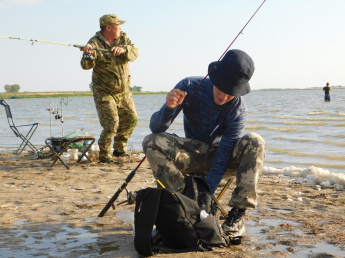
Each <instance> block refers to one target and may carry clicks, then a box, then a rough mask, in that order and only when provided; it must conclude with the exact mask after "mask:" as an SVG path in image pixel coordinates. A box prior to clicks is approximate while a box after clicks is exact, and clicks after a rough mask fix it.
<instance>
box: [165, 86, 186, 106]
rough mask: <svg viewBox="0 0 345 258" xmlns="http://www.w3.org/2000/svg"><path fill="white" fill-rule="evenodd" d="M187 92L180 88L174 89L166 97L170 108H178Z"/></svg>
mask: <svg viewBox="0 0 345 258" xmlns="http://www.w3.org/2000/svg"><path fill="white" fill-rule="evenodd" d="M186 95H187V92H183V91H181V90H179V89H172V90H171V91H170V92H169V93H168V94H167V97H166V104H167V106H168V107H169V108H176V107H177V106H179V105H181V103H182V102H183V100H184V98H185V97H186Z"/></svg>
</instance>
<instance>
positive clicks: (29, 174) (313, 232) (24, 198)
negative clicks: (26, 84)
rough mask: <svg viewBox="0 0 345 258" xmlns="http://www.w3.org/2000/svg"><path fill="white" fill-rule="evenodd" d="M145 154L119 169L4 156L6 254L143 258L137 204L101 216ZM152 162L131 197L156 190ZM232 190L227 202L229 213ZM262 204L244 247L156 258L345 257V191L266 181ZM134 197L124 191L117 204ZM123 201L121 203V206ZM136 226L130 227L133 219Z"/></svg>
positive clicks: (0, 213)
mask: <svg viewBox="0 0 345 258" xmlns="http://www.w3.org/2000/svg"><path fill="white" fill-rule="evenodd" d="M142 157H143V153H142V152H133V154H132V156H131V159H118V163H117V164H111V165H109V164H102V163H99V162H98V161H97V158H95V157H94V156H91V159H92V160H93V162H91V163H88V162H86V163H82V164H76V163H75V161H69V163H70V165H71V168H70V169H66V168H65V167H64V166H63V165H62V163H61V162H57V163H56V165H54V166H53V167H50V164H51V160H50V159H49V158H46V159H38V158H37V156H36V155H28V154H22V155H20V156H17V155H13V154H11V153H9V152H1V151H0V181H1V183H0V193H1V196H2V197H3V198H2V199H1V201H0V225H1V229H0V248H1V250H2V255H4V256H6V257H9V256H15V257H18V256H42V257H47V256H66V257H78V256H83V257H93V256H103V257H139V255H138V254H137V252H136V251H135V249H134V241H133V237H132V231H133V223H131V222H129V221H131V219H133V218H132V217H131V216H133V215H132V214H133V211H134V205H121V206H118V207H116V210H113V209H109V210H108V212H107V213H106V214H105V216H104V217H102V218H98V217H97V216H98V214H99V212H100V211H101V210H102V208H103V207H104V206H105V205H106V204H107V202H108V201H109V199H110V198H111V197H112V195H113V194H114V193H115V192H116V190H117V189H118V188H119V186H120V185H121V184H122V183H123V182H124V180H125V178H126V177H127V176H128V174H129V173H130V172H131V171H132V170H133V169H134V168H135V167H136V166H137V165H138V163H139V162H140V161H141V159H142ZM155 186H156V182H155V180H154V178H153V176H152V172H151V169H150V166H149V164H148V163H147V161H144V162H143V164H142V165H141V166H140V167H139V168H138V170H137V172H136V175H135V176H134V178H133V179H132V180H131V182H129V184H128V187H127V188H128V190H129V191H137V190H139V189H142V188H146V187H155ZM233 187H234V183H233V184H232V185H231V187H230V190H228V191H227V192H226V193H225V195H224V197H223V198H222V199H221V204H222V205H223V208H225V209H229V207H228V205H227V203H228V201H229V198H230V194H231V190H232V189H233ZM259 195H260V200H259V205H258V207H257V208H256V209H255V210H250V211H249V212H248V213H247V214H246V220H245V226H246V235H245V237H244V240H243V243H242V244H241V245H238V246H230V247H226V248H221V249H216V250H213V251H209V252H202V253H200V252H191V253H188V254H186V253H184V254H183V253H181V254H176V253H175V254H157V255H155V257H185V256H186V255H188V256H189V257H197V256H200V255H202V256H203V257H224V256H225V257H230V256H231V257H291V256H295V257H321V256H320V255H322V254H328V255H332V256H329V257H344V256H345V236H344V233H343V232H344V230H345V226H344V221H345V191H344V190H343V189H334V188H321V189H318V188H315V187H312V186H309V185H306V184H303V183H298V182H296V181H294V180H293V178H292V179H288V178H286V177H285V176H283V175H274V174H264V175H263V176H262V178H261V180H260V184H259ZM125 198H126V194H125V191H123V192H122V193H121V194H120V196H119V198H118V200H117V201H119V202H120V201H123V200H124V199H125ZM117 201H116V202H115V204H117ZM127 219H130V220H127Z"/></svg>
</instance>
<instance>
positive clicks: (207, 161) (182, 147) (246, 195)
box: [143, 133, 265, 208]
mask: <svg viewBox="0 0 345 258" xmlns="http://www.w3.org/2000/svg"><path fill="white" fill-rule="evenodd" d="M143 149H144V152H145V155H146V157H147V160H148V162H149V164H150V166H151V169H152V171H153V175H154V177H155V178H156V179H159V180H160V182H162V184H163V185H164V186H165V187H166V188H169V189H172V190H175V191H179V192H182V191H183V189H184V175H187V174H202V175H205V176H206V175H207V174H208V172H209V171H210V169H211V167H212V163H213V159H214V155H215V153H216V150H217V146H216V145H209V144H206V143H204V142H201V141H198V140H192V139H188V138H181V137H178V136H177V135H172V134H168V133H158V134H150V135H148V136H146V137H145V139H144V141H143ZM264 157H265V141H264V140H263V138H262V137H261V136H260V135H258V134H256V133H248V134H245V135H244V136H243V137H241V139H240V140H239V141H238V142H237V143H236V145H235V149H234V151H233V153H232V155H231V160H230V163H229V166H228V169H227V171H226V173H225V175H224V177H223V178H229V177H231V176H235V177H236V188H235V189H234V191H233V193H232V197H231V199H230V202H229V205H230V206H232V207H236V208H255V207H256V205H257V202H258V195H257V190H258V183H259V179H260V176H261V171H262V167H263V160H264Z"/></svg>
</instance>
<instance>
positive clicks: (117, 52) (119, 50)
mask: <svg viewBox="0 0 345 258" xmlns="http://www.w3.org/2000/svg"><path fill="white" fill-rule="evenodd" d="M111 52H113V55H114V56H119V55H121V54H123V53H125V52H126V50H125V49H123V48H122V47H118V46H116V47H113V48H112V49H111Z"/></svg>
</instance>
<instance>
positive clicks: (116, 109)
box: [93, 90, 138, 158]
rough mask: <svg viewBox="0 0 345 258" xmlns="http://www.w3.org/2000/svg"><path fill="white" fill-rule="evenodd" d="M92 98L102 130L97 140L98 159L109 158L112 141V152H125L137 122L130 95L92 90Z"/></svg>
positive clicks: (127, 93)
mask: <svg viewBox="0 0 345 258" xmlns="http://www.w3.org/2000/svg"><path fill="white" fill-rule="evenodd" d="M93 98H94V101H95V105H96V109H97V113H98V118H99V122H100V124H101V126H102V128H103V130H102V132H101V135H100V137H99V140H98V145H99V155H100V158H110V157H111V144H112V142H113V140H114V144H113V147H114V150H116V151H118V152H126V149H127V142H128V139H129V137H130V136H131V134H132V132H133V130H134V128H135V126H136V124H137V122H138V115H137V112H136V110H135V106H134V101H133V98H132V93H131V92H130V91H128V92H122V93H118V94H116V95H112V94H106V93H104V92H98V91H96V90H94V92H93ZM114 136H115V137H114Z"/></svg>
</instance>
